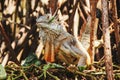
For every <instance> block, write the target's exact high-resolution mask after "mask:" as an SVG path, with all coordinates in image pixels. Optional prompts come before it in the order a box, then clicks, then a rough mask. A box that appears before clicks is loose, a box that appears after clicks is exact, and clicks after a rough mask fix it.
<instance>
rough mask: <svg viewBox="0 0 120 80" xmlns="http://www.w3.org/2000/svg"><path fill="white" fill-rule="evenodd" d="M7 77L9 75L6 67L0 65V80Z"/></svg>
mask: <svg viewBox="0 0 120 80" xmlns="http://www.w3.org/2000/svg"><path fill="white" fill-rule="evenodd" d="M6 77H7V73H6V71H5V69H4V67H3V66H2V65H1V64H0V80H4V79H6Z"/></svg>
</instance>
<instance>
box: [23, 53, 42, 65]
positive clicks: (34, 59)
mask: <svg viewBox="0 0 120 80" xmlns="http://www.w3.org/2000/svg"><path fill="white" fill-rule="evenodd" d="M32 64H35V65H36V66H40V64H41V62H40V61H39V59H38V58H37V56H36V55H35V54H34V53H31V54H29V55H28V57H26V59H25V60H23V61H22V65H23V66H30V65H32Z"/></svg>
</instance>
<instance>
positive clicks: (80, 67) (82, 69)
mask: <svg viewBox="0 0 120 80" xmlns="http://www.w3.org/2000/svg"><path fill="white" fill-rule="evenodd" d="M78 69H79V71H81V72H82V71H84V70H85V69H86V66H78Z"/></svg>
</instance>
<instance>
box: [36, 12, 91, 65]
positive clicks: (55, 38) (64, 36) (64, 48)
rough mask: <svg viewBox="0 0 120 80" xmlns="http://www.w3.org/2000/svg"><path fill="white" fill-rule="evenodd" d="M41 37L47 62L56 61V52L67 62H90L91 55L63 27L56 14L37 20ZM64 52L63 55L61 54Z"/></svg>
mask: <svg viewBox="0 0 120 80" xmlns="http://www.w3.org/2000/svg"><path fill="white" fill-rule="evenodd" d="M36 21H37V26H38V28H39V37H40V39H41V40H42V42H43V45H44V47H45V51H44V59H45V61H46V62H54V61H55V56H56V54H57V55H59V54H60V56H62V57H60V56H59V57H58V58H59V59H61V60H62V59H63V60H64V61H65V62H68V63H73V64H75V62H77V65H78V66H84V65H86V64H90V57H89V54H88V53H87V51H86V50H85V48H84V47H83V46H82V44H81V43H80V42H79V40H78V39H77V38H75V37H74V36H73V35H71V34H69V33H68V32H66V31H65V30H64V29H63V26H62V25H61V24H60V22H59V21H57V19H56V17H55V16H52V15H51V14H46V15H44V16H41V17H39V18H38V19H37V20H36ZM61 54H62V55H61Z"/></svg>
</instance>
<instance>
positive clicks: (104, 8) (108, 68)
mask: <svg viewBox="0 0 120 80" xmlns="http://www.w3.org/2000/svg"><path fill="white" fill-rule="evenodd" d="M101 3H102V27H103V40H104V55H105V68H106V74H107V79H108V80H113V67H112V56H111V45H110V31H109V22H108V2H107V0H102V2H101Z"/></svg>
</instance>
